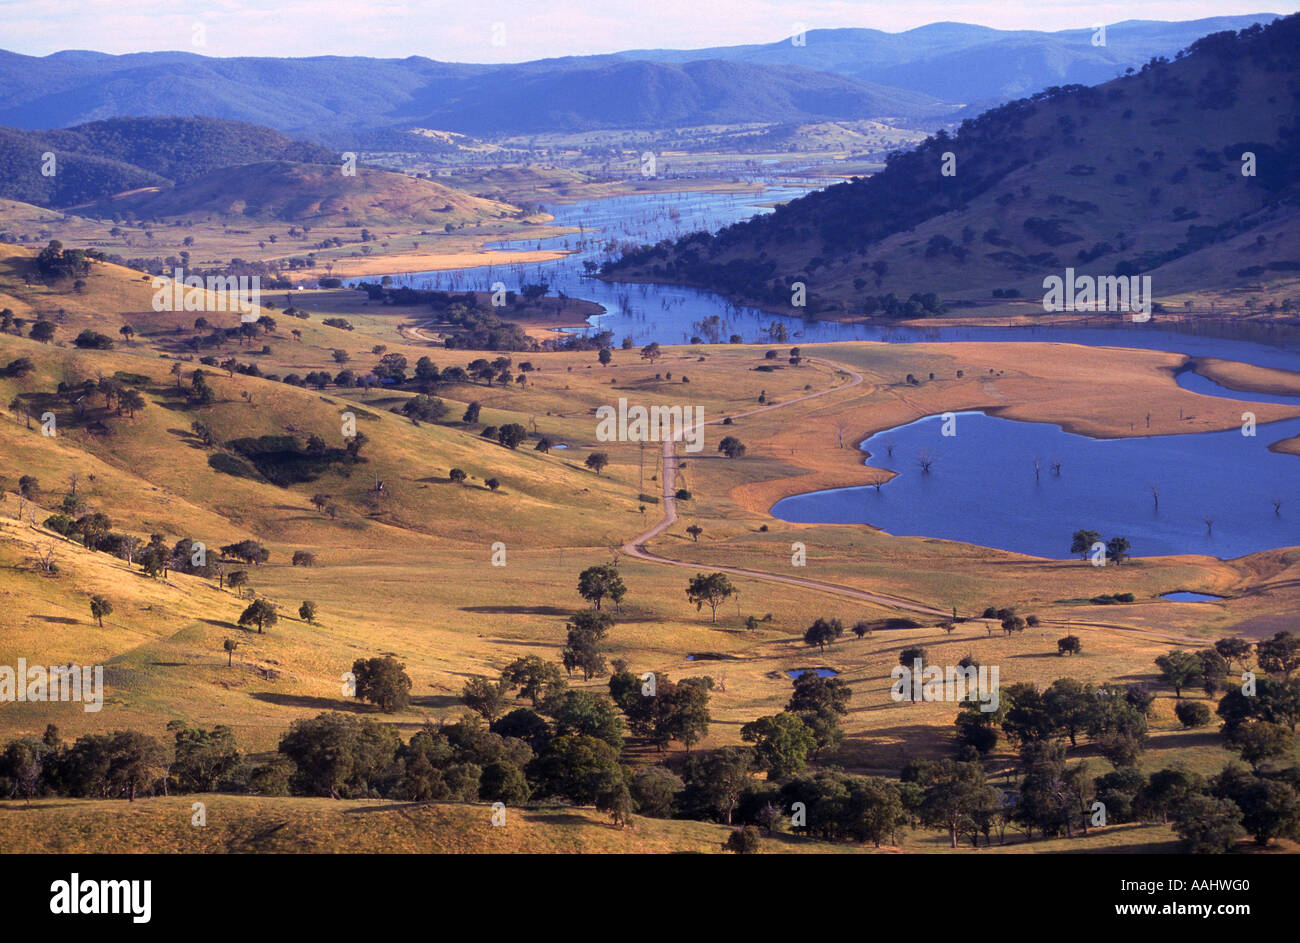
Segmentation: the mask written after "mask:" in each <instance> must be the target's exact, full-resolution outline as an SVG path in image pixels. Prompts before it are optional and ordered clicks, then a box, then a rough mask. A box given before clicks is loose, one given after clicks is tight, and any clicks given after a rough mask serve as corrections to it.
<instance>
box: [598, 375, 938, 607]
mask: <svg viewBox="0 0 1300 943" xmlns="http://www.w3.org/2000/svg"><path fill="white" fill-rule="evenodd" d="M808 362H809V363H816V364H820V365H822V366H824V367H828V368H829V369H830V370H831V371H833V372H839V373H844V374H847V375H848V377H849V382H848V383H845V384H841V385H840V386H833V387H831V388H830V389H827V390H821V391H820V392H817V393H806V394H804V395H803V396H797V397H795V398H794V399H790V400H786V401H785V402H781V403H774V404H772V405H771V406H760V407H758V408H757V409H751V410H749V411H748V412H743V413H732V414H731V418H733V419H740V418H743V417H745V416H753V415H755V414H757V413H765V412H768V411H769V410H773V409H784V408H785V407H786V406H793V405H794V404H795V403H802V402H806V401H807V400H810V399H816V398H817V397H819V396H828V395H830V394H832V393H839V392H841V391H843V390H848V389H852V388H853V387H855V386H858V385H860V384H861V383H862V374H860V373H858V372H857V371H856V370H853V369H852V368H850V367H847V366H845V365H844V364H842V363H837V362H836V361H833V360H822V359H820V358H817V357H809V358H808ZM716 422H718V420H716V419H714V420H710V421H709V422H708V423H705V425H712V424H714V423H716ZM663 455H664V473H663V486H664V489H663V502H664V516H663V518H662V519H661V520H660V521H659V523H657V524H655V525H654V526H653V527H651V528H650V529H649V530H647V531H645V532H644V533H642V534H638V535H637V536H635V537H633V538H632V539H631V540H629V541H628V542H627V543H625V544H624V545H623V552H624V553H626V554H627V555H628V556H629V557H635V558H636V559H638V560H645V561H648V562H650V563H659V564H663V565H665V566H676V567H684V568H688V569H695V570H698V569H701V567H700V565H699V564H698V563H689V562H686V561H682V560H672V559H669V558H668V557H661V556H659V555H658V554H654V553H651V552H650V551H649V550H646V549H645V544H646V543H648V542H649V541H651V540H653V539H654V538H656V537H658V536H659V535H660V534H662V533H663V532H664V531H666V530H667V529H668V528H670V527H672V526H673V524H675V523H677V498H676V494H677V443H676V441H675V440H673V439H665V440H664V443H663ZM709 569H710V570H713V571H718V572H722V573H730V574H731V575H732V576H744V577H747V578H749V579H755V580H763V581H765V582H768V583H787V584H789V585H791V586H801V587H803V588H804V589H812V590H816V591H818V592H823V593H830V594H831V595H834V596H841V597H844V598H846V599H857V600H861V601H863V602H870V603H876V604H878V605H882V606H892V607H894V608H896V609H906V610H909V611H911V612H919V613H922V614H923V615H928V616H944V615H949V613H948V612H946V611H945V610H943V609H935V608H933V607H931V606H927V605H925V604H924V603H920V602H916V601H914V600H911V599H903V598H901V597H898V596H887V595H885V594H883V593H869V592H866V591H865V590H861V589H853V588H852V587H849V586H841V585H839V584H837V583H826V582H823V581H821V580H814V579H810V578H808V577H805V576H784V575H781V574H779V573H767V572H764V571H762V570H750V569H746V568H744V567H738V566H716V567H709Z"/></svg>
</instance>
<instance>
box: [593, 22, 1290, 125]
mask: <svg viewBox="0 0 1300 943" xmlns="http://www.w3.org/2000/svg"><path fill="white" fill-rule="evenodd" d="M1280 15H1281V14H1277V13H1253V14H1247V15H1242V16H1216V17H1208V18H1205V19H1199V20H1185V21H1181V22H1163V21H1159V20H1125V21H1123V22H1121V23H1112V24H1109V25H1107V26H1106V29H1105V42H1104V44H1102V45H1098V44H1095V42H1094V40H1095V39H1099V38H1100V37H1099V35H1098V33H1097V30H1096V29H1095V28H1093V27H1088V28H1084V29H1072V30H1060V31H1057V32H1051V33H1048V32H1039V31H1037V30H999V29H993V28H991V27H987V26H975V25H972V24H969V23H947V22H945V23H930V24H928V25H926V26H919V27H917V28H916V29H910V30H906V31H904V32H901V33H886V32H882V31H881V30H875V29H812V30H808V31H807V33H805V34H804V36H803V37H802V39H803V44H802V45H795V44H794V43H793V42H792V41H791V40H790V39H789V38H786V39H783V40H780V41H778V42H774V43H765V44H761V45H749V46H720V47H713V48H707V49H690V50H667V49H645V50H632V51H628V52H623V53H619V54H618V55H619V56H621V57H625V58H629V59H648V60H650V61H653V62H682V61H689V60H691V59H722V60H727V61H735V62H749V63H755V64H762V65H799V66H803V67H805V68H810V69H818V70H821V71H825V72H833V73H835V74H837V75H844V76H848V77H849V78H854V79H858V80H860V81H864V82H874V83H876V84H879V85H887V86H894V87H897V88H905V89H909V90H911V91H915V92H922V93H924V94H927V95H932V96H934V97H935V98H939V99H941V100H943V101H947V102H960V103H969V102H972V101H986V100H998V99H1007V98H1018V97H1020V96H1023V95H1027V94H1031V93H1033V92H1037V91H1039V90H1040V89H1044V88H1048V87H1050V86H1052V85H1070V84H1078V85H1097V84H1099V83H1101V82H1106V81H1109V80H1110V79H1113V78H1115V76H1116V75H1118V74H1119V73H1121V72H1123V71H1124V69H1126V68H1128V67H1129V66H1133V67H1135V68H1136V67H1137V66H1140V65H1141V64H1142V63H1143V62H1146V61H1147V60H1148V59H1150V58H1152V57H1153V56H1170V55H1173V54H1174V53H1175V52H1177V51H1178V50H1179V49H1184V48H1186V47H1187V46H1189V45H1191V44H1192V43H1193V42H1194V41H1196V40H1197V39H1200V38H1201V37H1202V36H1206V35H1208V34H1210V33H1215V32H1220V31H1223V30H1234V31H1235V30H1241V29H1245V28H1246V27H1248V26H1251V25H1253V24H1255V23H1270V22H1272V21H1273V20H1274V19H1277V18H1278V17H1279V16H1280Z"/></svg>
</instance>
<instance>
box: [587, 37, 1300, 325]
mask: <svg viewBox="0 0 1300 943" xmlns="http://www.w3.org/2000/svg"><path fill="white" fill-rule="evenodd" d="M1297 48H1300V14H1296V15H1293V16H1291V17H1288V18H1286V19H1284V20H1280V21H1278V22H1276V23H1274V24H1272V25H1270V26H1267V27H1258V26H1256V27H1250V28H1248V29H1246V30H1243V31H1241V32H1240V33H1234V32H1231V31H1224V32H1220V33H1215V34H1211V35H1209V36H1206V37H1203V38H1201V39H1199V40H1197V41H1196V42H1195V43H1193V44H1192V46H1191V47H1190V50H1189V51H1188V52H1187V54H1186V55H1179V56H1177V57H1176V58H1175V59H1174V60H1172V61H1171V60H1168V59H1165V58H1164V57H1160V58H1157V59H1153V60H1152V61H1151V62H1150V63H1148V64H1147V65H1145V66H1144V67H1143V68H1142V69H1141V70H1140V71H1139V72H1137V73H1136V74H1134V75H1131V76H1124V77H1122V78H1119V79H1115V80H1113V81H1111V82H1108V83H1106V84H1104V85H1101V86H1097V87H1088V86H1082V85H1079V86H1069V87H1055V88H1049V89H1046V90H1044V91H1042V92H1039V93H1036V94H1035V95H1033V96H1032V97H1030V98H1026V99H1020V100H1017V101H1014V102H1010V103H1008V104H1005V105H1002V106H1000V107H998V108H996V109H993V110H990V111H988V112H985V113H984V114H982V115H981V116H980V117H978V118H976V119H973V120H969V121H965V122H963V123H962V125H961V127H960V129H959V130H958V131H957V133H956V134H955V135H949V134H947V133H945V132H942V131H940V132H938V133H937V134H935V135H934V136H932V137H930V138H928V139H927V140H926V141H925V142H924V143H923V144H921V145H920V146H918V147H916V148H914V149H912V150H909V151H906V152H902V153H898V154H895V155H893V156H891V158H890V159H889V161H888V163H887V166H886V168H885V170H884V171H883V172H881V173H879V174H876V175H873V176H871V177H866V178H856V179H854V180H853V181H852V182H849V183H844V184H837V185H835V186H831V187H827V188H826V189H824V190H821V191H817V192H813V193H810V194H809V195H807V196H804V197H801V198H799V199H796V200H792V201H791V202H789V203H787V204H785V205H783V206H780V207H777V209H776V210H775V211H774V212H773V213H770V214H768V215H765V216H758V217H755V218H754V219H751V220H748V221H746V222H742V223H737V224H735V225H733V226H729V227H727V228H725V229H723V230H721V231H719V232H718V233H716V234H710V233H696V234H693V235H690V236H686V237H683V238H682V239H680V240H677V241H676V242H663V243H660V244H658V245H655V246H646V247H642V248H639V249H636V250H632V251H629V252H627V253H625V255H624V256H623V258H622V259H621V260H620V261H618V262H616V263H612V264H610V265H608V266H606V268H605V274H606V275H610V276H612V277H614V278H618V279H628V280H650V281H664V282H673V283H680V284H688V285H694V286H697V287H701V288H707V289H711V290H714V291H718V292H721V293H723V294H726V295H728V296H730V297H732V298H735V299H738V300H743V301H748V302H751V303H757V304H762V305H767V306H770V307H781V308H782V309H783V310H789V306H790V301H791V298H792V286H794V284H795V283H796V282H797V283H802V284H803V285H804V287H805V289H806V298H807V304H806V308H805V311H806V312H807V313H809V314H812V315H816V314H818V313H822V312H825V313H834V314H840V315H862V314H868V315H870V314H874V313H878V312H879V311H881V310H882V309H883V310H885V311H886V313H888V314H889V315H891V316H900V317H901V316H915V315H916V314H917V312H916V311H915V310H910V311H909V310H908V309H907V308H906V306H905V305H902V306H898V307H895V306H894V304H893V303H891V301H890V300H889V296H893V297H894V299H895V301H899V300H901V299H907V298H908V297H909V296H910V295H912V294H926V293H936V292H937V293H939V294H940V295H942V296H944V297H953V296H958V297H978V298H988V297H989V296H990V291H991V290H997V291H1003V292H1005V291H1006V290H1012V291H1014V292H1015V293H1016V294H1014V295H1011V296H1007V295H1005V294H1000V295H998V296H997V297H1015V296H1016V295H1022V296H1024V297H1030V296H1031V295H1032V294H1033V293H1034V292H1035V290H1037V291H1038V292H1039V293H1040V294H1041V283H1042V280H1043V278H1044V277H1045V276H1047V275H1050V274H1059V273H1061V272H1062V271H1063V270H1064V269H1065V268H1066V267H1078V268H1079V270H1080V271H1081V272H1087V273H1091V274H1100V275H1111V274H1114V275H1134V274H1139V273H1142V274H1147V273H1150V274H1152V275H1153V278H1154V279H1155V286H1156V287H1155V290H1156V293H1157V294H1162V293H1167V292H1169V291H1173V290H1187V289H1189V288H1196V287H1209V288H1219V289H1221V288H1227V289H1230V290H1238V289H1247V290H1248V289H1250V288H1251V287H1252V286H1254V285H1258V284H1259V283H1260V282H1261V281H1263V280H1268V279H1283V278H1294V277H1295V273H1296V272H1300V225H1298V223H1300V182H1297V181H1300V120H1297V107H1296V106H1297V102H1298V101H1300V57H1297V56H1296V53H1295V51H1296V49H1297ZM1247 158H1249V160H1250V162H1251V163H1250V164H1248V163H1247ZM945 165H948V166H950V167H951V170H952V172H951V173H944V172H943V170H944V167H945ZM1248 167H1249V169H1250V170H1251V171H1253V173H1247V172H1243V171H1244V170H1246V169H1247V168H1248ZM1175 286H1176V287H1175Z"/></svg>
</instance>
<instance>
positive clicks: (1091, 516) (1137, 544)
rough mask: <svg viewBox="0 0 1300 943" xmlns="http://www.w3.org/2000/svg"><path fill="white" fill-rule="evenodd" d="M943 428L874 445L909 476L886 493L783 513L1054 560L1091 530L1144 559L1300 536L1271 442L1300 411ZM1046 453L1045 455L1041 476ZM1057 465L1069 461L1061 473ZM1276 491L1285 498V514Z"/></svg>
mask: <svg viewBox="0 0 1300 943" xmlns="http://www.w3.org/2000/svg"><path fill="white" fill-rule="evenodd" d="M941 426H942V419H941V417H939V416H928V417H926V418H924V419H920V420H917V421H916V422H913V423H909V424H907V425H905V426H899V427H897V428H894V429H888V430H885V431H883V432H879V433H877V434H876V435H873V436H871V437H870V438H869V439H867V440H866V441H865V442H863V443H862V446H861V447H862V449H863V450H864V451H866V452H868V453H870V455H871V458H870V459H869V462H868V463H869V464H871V465H873V466H876V467H880V468H887V469H889V470H891V471H895V472H898V476H897V477H896V478H894V479H893V480H892V481H890V482H889V483H888V484H885V485H883V486H882V487H881V488H880V490H879V491H877V490H876V488H874V487H862V488H838V489H834V490H831V491H819V492H814V493H812V494H804V495H795V496H793V497H789V498H785V499H784V500H782V501H779V502H777V503H776V505H774V506H773V508H772V515H773V516H774V517H776V518H778V519H780V520H784V521H791V522H798V523H836V524H870V525H872V526H874V527H878V528H880V529H881V530H884V531H886V532H888V533H890V534H895V535H908V536H925V537H942V538H944V539H947V540H959V541H963V542H965V543H971V544H979V545H981V546H986V547H997V548H999V549H1002V550H1011V551H1015V552H1017V553H1025V554H1031V555H1033V556H1037V557H1051V558H1055V559H1064V558H1066V557H1069V556H1070V552H1069V551H1070V540H1071V536H1072V535H1073V533H1074V532H1075V531H1076V530H1080V529H1084V528H1087V529H1090V530H1096V531H1100V532H1101V533H1102V535H1103V537H1104V538H1105V539H1109V538H1110V537H1115V536H1121V537H1127V538H1128V539H1129V542H1130V543H1131V545H1132V553H1133V554H1134V555H1135V556H1164V555H1168V554H1179V553H1198V554H1209V555H1212V556H1216V557H1221V558H1224V559H1228V558H1232V557H1238V556H1241V555H1242V554H1246V553H1253V552H1255V551H1257V550H1266V549H1270V548H1273V547H1287V546H1293V545H1296V544H1300V497H1297V496H1296V495H1297V488H1296V482H1297V480H1298V479H1300V461H1297V459H1296V457H1295V456H1292V455H1280V454H1277V453H1275V452H1270V451H1268V445H1269V443H1271V442H1276V441H1277V440H1278V439H1281V438H1285V437H1287V436H1292V435H1297V434H1300V419H1290V420H1285V421H1283V422H1276V423H1269V424H1267V425H1261V426H1259V427H1257V429H1256V432H1257V434H1256V435H1255V436H1254V437H1248V436H1243V435H1242V434H1241V431H1240V430H1239V429H1230V430H1228V431H1225V432H1207V433H1199V434H1196V435H1173V436H1144V437H1139V438H1129V439H1091V438H1088V437H1087V436H1082V435H1075V434H1074V433H1070V432H1066V431H1065V430H1063V429H1061V428H1060V427H1059V426H1054V425H1050V424H1047V423H1031V422H1016V421H1013V420H1010V419H1001V418H997V417H994V416H987V415H985V414H983V413H979V412H962V413H957V414H956V435H954V436H943V435H941ZM889 444H892V445H893V456H892V457H891V456H889V455H888V454H887V448H888V445H889ZM923 451H924V452H928V453H929V454H930V455H931V456H932V457H933V464H932V466H931V470H930V472H929V473H928V474H927V473H925V472H923V471H922V470H921V467H920V464H919V463H918V461H917V455H918V454H919V453H921V452H923ZM1036 457H1037V458H1041V459H1042V463H1043V468H1042V470H1041V472H1040V473H1039V474H1037V475H1035V471H1034V459H1035V458H1036ZM1053 461H1060V462H1061V471H1060V474H1059V475H1058V474H1056V473H1055V472H1054V471H1053V470H1052V467H1051V465H1050V463H1051V462H1053ZM1151 485H1155V486H1156V488H1157V489H1158V491H1159V505H1158V506H1157V504H1156V502H1155V500H1154V499H1153V497H1152V493H1151ZM1275 498H1276V499H1280V500H1282V502H1283V503H1282V508H1281V513H1280V514H1277V513H1275V512H1274V508H1273V503H1272V502H1273V500H1274V499H1275ZM1206 518H1210V519H1212V520H1213V526H1212V527H1211V526H1210V525H1208V524H1207V523H1206Z"/></svg>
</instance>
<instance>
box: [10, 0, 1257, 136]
mask: <svg viewBox="0 0 1300 943" xmlns="http://www.w3.org/2000/svg"><path fill="white" fill-rule="evenodd" d="M1273 18H1274V14H1256V15H1252V16H1241V17H1217V18H1213V19H1210V20H1194V21H1189V22H1182V23H1162V22H1153V21H1128V22H1126V23H1118V24H1114V25H1112V26H1110V27H1108V28H1107V34H1106V45H1105V46H1100V47H1099V46H1093V45H1092V35H1093V31H1092V30H1091V29H1080V30H1067V31H1063V32H1059V33H1041V32H1033V31H1024V30H1022V31H1014V32H1007V31H1000V30H994V29H990V28H988V27H982V26H972V25H968V24H961V23H935V24H930V25H929V26H924V27H920V28H918V29H914V30H908V31H906V32H904V33H882V32H880V31H877V30H858V29H834V30H812V31H810V32H808V33H807V35H806V45H803V46H795V45H794V44H793V43H791V42H790V41H789V40H788V39H787V40H785V41H783V42H776V43H769V44H766V45H758V46H735V47H717V48H713V49H698V50H643V51H632V52H623V53H615V54H610V55H603V56H575V57H567V58H558V59H545V60H538V61H535V62H525V63H516V64H504V65H480V64H466V63H447V62H437V61H434V60H432V59H426V58H423V57H420V56H411V57H408V58H405V59H370V58H363V57H340V56H321V57H314V58H303V59H276V58H228V59H224V58H222V59H219V58H207V57H204V56H199V55H195V54H193V53H186V52H159V53H135V54H129V55H121V56H114V55H107V54H103V53H96V52H85V51H75V50H73V51H64V52H59V53H54V54H52V55H49V56H44V57H32V56H23V55H19V54H16V53H11V52H3V51H0V125H9V126H12V127H17V128H26V129H33V128H51V127H64V126H68V125H75V124H82V123H85V122H89V121H94V120H98V119H103V118H111V117H119V116H125V115H136V116H157V115H170V114H177V113H180V114H197V115H211V116H214V117H217V118H224V119H231V120H238V121H246V122H252V123H254V124H261V125H266V126H269V127H272V128H276V129H278V130H280V131H283V132H286V133H289V134H292V135H294V136H297V137H306V138H310V139H312V140H316V141H323V142H329V143H331V144H333V145H335V146H340V147H342V146H344V145H346V144H351V143H356V142H357V141H359V140H364V138H365V135H366V134H367V133H368V132H373V131H380V130H390V129H392V128H396V127H410V126H418V127H427V128H438V129H442V130H447V131H456V132H461V133H465V134H472V135H476V136H482V137H499V136H503V135H509V134H524V133H536V132H541V131H581V130H596V129H610V128H653V127H670V126H677V127H682V126H690V125H701V124H725V123H747V122H762V123H774V122H800V121H819V120H828V119H829V120H836V119H840V120H845V119H856V118H877V117H898V118H904V119H909V120H913V121H916V122H925V123H927V124H929V125H931V126H933V125H934V124H935V123H936V122H938V121H939V120H941V119H942V118H944V117H946V116H950V115H951V114H952V113H953V111H954V108H953V106H954V105H962V104H969V103H971V102H973V101H986V100H987V101H998V100H1005V99H1006V98H1009V97H1014V96H1017V95H1021V94H1025V93H1028V92H1034V91H1037V90H1039V89H1041V88H1045V87H1048V86H1051V85H1059V84H1066V83H1079V84H1095V83H1096V82H1101V81H1105V80H1108V79H1110V78H1113V77H1114V76H1115V75H1116V74H1117V73H1119V72H1122V71H1123V70H1124V69H1125V68H1128V67H1130V66H1133V67H1136V66H1139V65H1141V63H1143V62H1145V61H1146V60H1148V59H1150V58H1151V57H1152V56H1156V55H1172V54H1173V53H1174V52H1175V51H1176V50H1178V49H1180V48H1183V47H1185V46H1186V45H1187V44H1188V43H1190V42H1191V41H1192V40H1194V39H1196V38H1197V37H1199V36H1201V35H1204V34H1206V33H1210V32H1213V31H1215V30H1220V29H1240V28H1243V27H1245V26H1247V25H1250V24H1251V23H1254V22H1258V21H1270V20H1272V19H1273Z"/></svg>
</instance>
